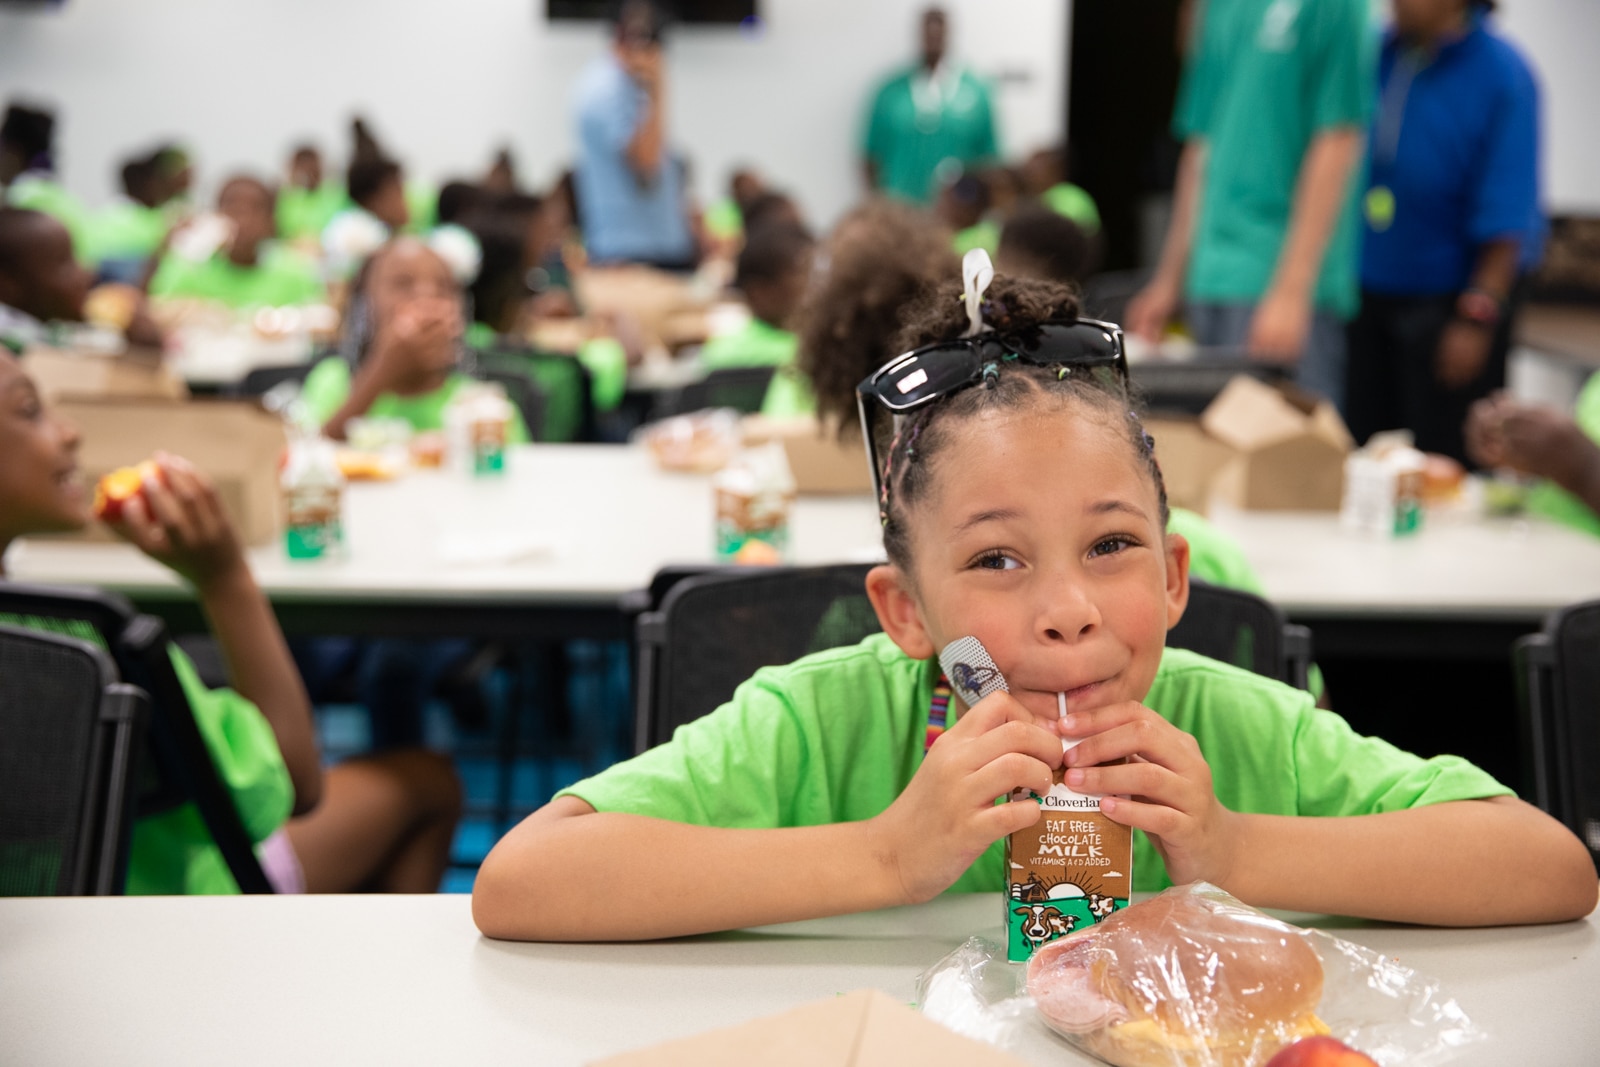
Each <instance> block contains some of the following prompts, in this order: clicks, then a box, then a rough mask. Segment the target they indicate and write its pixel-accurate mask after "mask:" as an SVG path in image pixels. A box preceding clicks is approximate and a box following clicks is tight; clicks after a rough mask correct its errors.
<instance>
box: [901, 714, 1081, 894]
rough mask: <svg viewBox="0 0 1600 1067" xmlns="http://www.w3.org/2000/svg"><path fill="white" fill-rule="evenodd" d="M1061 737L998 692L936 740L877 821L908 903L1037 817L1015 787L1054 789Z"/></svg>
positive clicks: (942, 885)
mask: <svg viewBox="0 0 1600 1067" xmlns="http://www.w3.org/2000/svg"><path fill="white" fill-rule="evenodd" d="M1060 766H1061V739H1060V738H1059V737H1057V736H1056V735H1055V734H1053V733H1051V732H1050V731H1049V730H1047V729H1045V728H1044V727H1042V726H1039V725H1038V724H1037V722H1036V721H1035V719H1034V717H1033V715H1032V714H1031V713H1029V712H1028V711H1027V709H1025V708H1024V707H1023V706H1022V705H1021V704H1019V703H1017V702H1016V701H1015V700H1014V699H1012V697H1011V696H1010V694H1008V693H993V694H991V695H990V696H988V697H985V698H984V699H983V700H980V701H978V703H977V705H976V706H975V707H973V708H972V709H971V710H970V711H968V712H967V713H966V714H965V715H963V716H961V718H960V719H959V720H958V721H957V722H956V724H955V725H954V726H952V727H951V728H950V729H949V730H947V731H945V733H944V735H943V736H941V737H940V738H939V740H938V741H936V742H934V745H933V747H932V748H931V749H929V750H928V754H927V757H926V758H924V759H923V761H922V766H921V767H919V768H917V773H916V776H915V777H913V778H912V779H911V783H910V784H909V785H907V786H906V788H905V791H904V792H903V793H901V794H900V796H899V797H898V798H897V799H896V800H895V802H894V803H893V804H891V805H889V807H888V809H887V810H885V811H884V812H883V814H881V815H879V816H877V818H875V819H874V820H872V821H873V823H875V824H876V826H875V829H876V830H877V831H878V832H879V834H880V840H881V841H882V842H883V846H882V851H883V854H884V859H885V860H886V862H888V863H889V864H890V865H891V866H892V868H893V870H894V871H895V873H896V874H897V876H898V878H899V882H900V886H901V889H902V892H903V894H904V898H905V900H906V901H907V902H920V901H925V900H931V899H933V897H935V896H937V895H938V894H939V893H941V892H943V891H944V890H946V889H948V888H949V887H950V886H951V884H953V883H954V882H955V880H956V879H957V878H959V877H961V874H962V872H964V871H965V870H966V869H967V868H968V867H970V866H972V863H973V861H974V860H976V859H977V858H978V857H979V856H980V855H982V854H983V851H984V850H985V849H987V848H988V847H989V846H990V845H992V844H993V843H994V842H995V841H997V840H999V839H1000V838H1002V837H1005V836H1006V835H1007V834H1010V833H1012V832H1014V831H1016V830H1020V829H1022V828H1023V827H1025V826H1031V825H1032V824H1033V823H1034V822H1036V821H1038V818H1039V805H1038V804H1036V803H1033V802H1021V803H1014V804H996V803H995V799H996V798H997V797H1003V796H1006V795H1007V794H1009V793H1010V792H1011V791H1012V790H1014V789H1032V790H1034V791H1035V792H1039V793H1046V792H1049V790H1050V784H1051V772H1052V770H1053V769H1055V768H1058V767H1060Z"/></svg>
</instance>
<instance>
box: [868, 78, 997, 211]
mask: <svg viewBox="0 0 1600 1067" xmlns="http://www.w3.org/2000/svg"><path fill="white" fill-rule="evenodd" d="M941 84H942V85H943V86H944V88H943V89H942V90H938V89H934V88H933V87H932V86H931V85H930V84H929V83H928V81H927V79H926V78H925V77H924V76H923V72H922V69H921V68H920V67H913V68H911V69H909V70H904V71H901V72H900V73H898V74H895V75H894V76H892V77H890V78H889V79H888V80H887V81H885V82H884V83H883V85H882V86H881V87H880V88H879V89H878V91H877V93H876V95H874V97H873V99H872V108H871V110H870V111H869V112H868V114H867V125H866V130H865V132H864V135H863V137H862V147H861V154H862V155H863V156H864V157H866V158H867V159H868V160H870V161H871V162H872V163H874V164H876V165H877V168H878V184H879V186H880V187H881V188H882V189H883V191H884V192H885V193H888V194H889V195H890V196H896V197H899V198H900V199H902V200H911V201H914V202H916V203H922V204H926V203H929V202H930V201H932V199H933V197H934V194H935V193H936V192H938V187H939V181H940V179H942V178H949V177H953V176H954V173H953V172H956V171H957V170H958V168H960V167H969V166H971V165H973V164H980V163H987V162H990V161H992V160H994V159H996V158H998V157H999V155H1000V147H999V144H998V139H997V137H996V135H995V125H994V105H993V103H992V102H991V101H990V99H989V87H988V86H987V85H985V84H984V83H983V82H982V81H981V80H979V79H978V78H977V77H976V76H974V75H973V74H972V73H971V72H970V71H967V70H956V71H952V72H950V73H948V74H946V75H945V76H944V78H943V79H941Z"/></svg>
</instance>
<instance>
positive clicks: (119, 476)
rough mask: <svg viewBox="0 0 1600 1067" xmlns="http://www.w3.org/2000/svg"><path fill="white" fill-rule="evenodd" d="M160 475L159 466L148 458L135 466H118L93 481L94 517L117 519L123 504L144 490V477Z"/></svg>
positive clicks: (120, 516) (158, 476)
mask: <svg viewBox="0 0 1600 1067" xmlns="http://www.w3.org/2000/svg"><path fill="white" fill-rule="evenodd" d="M160 477H161V467H160V466H159V465H158V464H156V463H155V462H154V461H152V460H148V459H147V460H145V461H144V462H143V463H141V464H139V465H138V466H136V467H118V468H117V469H116V470H114V471H112V472H111V473H110V474H108V475H106V476H105V477H104V478H101V479H100V480H99V481H98V482H96V483H95V487H94V515H95V518H97V519H99V520H100V521H101V522H116V521H118V520H119V519H121V518H122V509H123V506H124V505H126V504H127V503H128V501H130V500H132V499H133V498H134V497H136V496H138V495H139V494H140V493H142V492H143V491H144V483H145V479H147V478H160Z"/></svg>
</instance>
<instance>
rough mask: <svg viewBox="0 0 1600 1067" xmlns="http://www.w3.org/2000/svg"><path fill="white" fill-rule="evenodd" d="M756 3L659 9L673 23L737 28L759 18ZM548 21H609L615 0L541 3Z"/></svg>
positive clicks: (723, 0)
mask: <svg viewBox="0 0 1600 1067" xmlns="http://www.w3.org/2000/svg"><path fill="white" fill-rule="evenodd" d="M756 3H757V0H664V2H663V3H662V4H661V7H662V9H663V10H664V11H666V13H667V14H668V16H669V17H670V18H671V19H672V21H673V22H677V23H698V24H700V25H718V24H724V25H738V24H740V23H743V22H748V21H750V20H752V19H755V18H757V17H759V13H758V12H757V11H756ZM544 5H545V16H546V17H547V18H548V19H549V20H550V21H551V22H557V21H561V22H568V21H586V22H595V21H600V22H605V21H609V20H610V19H611V18H612V16H614V15H615V14H616V13H617V0H544Z"/></svg>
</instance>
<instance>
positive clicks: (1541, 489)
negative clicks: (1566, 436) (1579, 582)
mask: <svg viewBox="0 0 1600 1067" xmlns="http://www.w3.org/2000/svg"><path fill="white" fill-rule="evenodd" d="M1573 419H1574V420H1575V421H1576V422H1577V424H1578V428H1579V429H1581V430H1582V431H1583V432H1584V433H1586V434H1588V435H1589V438H1590V439H1591V440H1593V441H1595V442H1597V443H1600V374H1594V375H1590V377H1589V380H1588V382H1587V383H1585V384H1584V387H1583V391H1582V392H1580V393H1579V394H1578V405H1577V408H1576V409H1575V410H1574V411H1573ZM1528 510H1529V511H1530V512H1532V513H1534V514H1536V515H1543V516H1545V517H1546V518H1549V519H1555V520H1556V521H1557V522H1562V523H1565V524H1566V525H1568V526H1571V527H1574V528H1575V529H1579V530H1582V531H1584V532H1585V533H1591V534H1594V535H1595V536H1596V537H1600V515H1596V514H1595V513H1594V512H1593V511H1591V510H1590V508H1589V506H1588V505H1587V504H1585V503H1584V502H1583V501H1581V500H1579V499H1578V498H1577V497H1575V496H1573V495H1572V494H1571V493H1569V492H1567V491H1566V490H1565V489H1563V488H1561V487H1560V486H1559V485H1556V484H1555V483H1554V482H1543V481H1542V482H1539V483H1538V484H1537V485H1535V486H1534V487H1533V488H1532V489H1530V490H1528Z"/></svg>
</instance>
